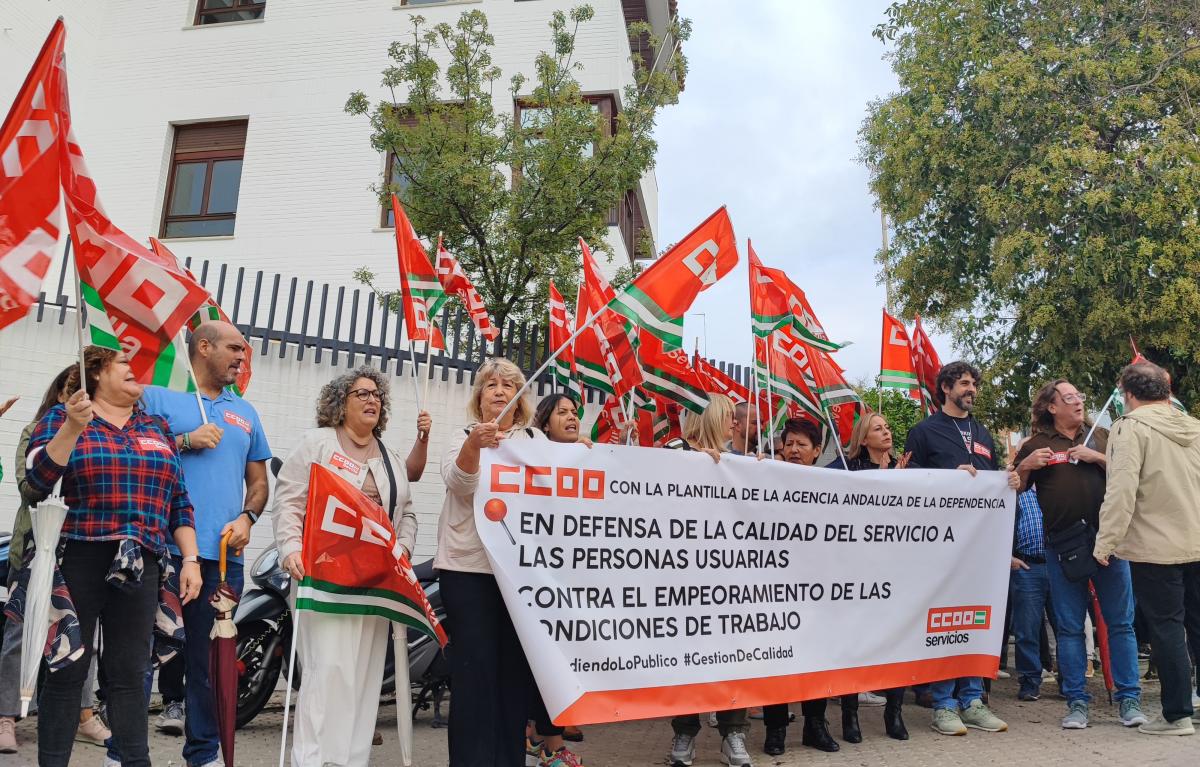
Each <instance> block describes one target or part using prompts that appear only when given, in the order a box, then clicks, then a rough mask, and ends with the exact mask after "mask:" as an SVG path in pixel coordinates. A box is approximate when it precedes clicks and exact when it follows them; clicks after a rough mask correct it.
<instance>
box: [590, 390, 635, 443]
mask: <svg viewBox="0 0 1200 767" xmlns="http://www.w3.org/2000/svg"><path fill="white" fill-rule="evenodd" d="M626 421H627V419H626V418H625V411H624V409H622V407H621V400H620V398H619V397H614V396H609V397H608V398H606V399H605V400H604V407H603V408H601V409H600V412H599V413H598V414H597V415H596V422H595V423H594V424H592V442H596V443H600V444H609V445H619V444H620V443H621V427H623V426H624V425H625V423H626Z"/></svg>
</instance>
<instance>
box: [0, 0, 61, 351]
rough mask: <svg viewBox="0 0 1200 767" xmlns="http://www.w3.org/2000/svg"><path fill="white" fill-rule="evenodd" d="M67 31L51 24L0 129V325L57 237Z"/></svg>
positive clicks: (43, 268)
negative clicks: (64, 52)
mask: <svg viewBox="0 0 1200 767" xmlns="http://www.w3.org/2000/svg"><path fill="white" fill-rule="evenodd" d="M66 36H67V31H66V27H65V26H63V22H62V19H59V20H58V21H56V22H54V26H53V27H52V28H51V29H50V34H49V35H48V36H47V37H46V42H45V43H43V44H42V50H41V52H40V53H38V56H37V58H36V59H35V60H34V62H33V66H32V67H31V68H30V70H29V73H28V74H27V75H26V76H25V82H24V84H23V85H22V86H21V89H20V90H19V91H17V98H16V100H15V101H13V104H12V108H10V109H9V111H8V116H7V117H5V118H4V123H3V125H0V328H4V327H7V326H8V325H11V324H12V323H14V322H16V321H17V320H19V319H21V318H22V317H24V316H25V314H26V313H27V312H28V311H29V307H30V306H32V305H33V304H34V303H35V302H36V301H37V297H38V293H40V292H41V288H42V280H43V279H45V277H46V272H47V271H48V270H49V269H50V261H51V260H52V259H53V258H54V249H55V245H56V244H57V243H58V236H59V233H60V228H59V227H60V221H59V199H60V195H59V184H60V181H59V157H60V156H61V154H62V147H61V144H62V142H63V140H64V138H65V137H66V133H67V131H68V130H69V129H70V122H71V118H70V105H69V104H68V103H67V76H66V64H65V58H64V55H63V46H64V44H65V43H66Z"/></svg>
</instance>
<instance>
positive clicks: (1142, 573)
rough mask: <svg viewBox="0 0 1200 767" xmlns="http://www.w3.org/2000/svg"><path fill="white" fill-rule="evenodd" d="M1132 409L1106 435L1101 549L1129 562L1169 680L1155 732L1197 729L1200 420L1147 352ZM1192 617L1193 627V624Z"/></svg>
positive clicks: (1130, 381)
mask: <svg viewBox="0 0 1200 767" xmlns="http://www.w3.org/2000/svg"><path fill="white" fill-rule="evenodd" d="M1119 387H1120V390H1121V396H1122V398H1123V399H1124V402H1125V415H1124V416H1123V417H1122V418H1118V419H1117V421H1116V422H1115V423H1113V426H1112V431H1111V434H1110V436H1109V440H1108V451H1107V459H1108V484H1107V488H1106V491H1105V495H1104V504H1103V505H1102V506H1101V507H1100V530H1099V533H1098V534H1097V536H1096V547H1095V550H1094V552H1093V554H1094V556H1095V557H1096V561H1097V562H1098V563H1100V565H1101V566H1103V567H1108V566H1109V563H1110V557H1112V556H1114V555H1115V556H1117V557H1118V558H1120V559H1123V560H1126V561H1128V562H1129V570H1130V574H1131V575H1132V576H1133V591H1134V595H1135V596H1136V598H1137V602H1138V606H1139V607H1140V608H1141V610H1142V613H1143V614H1144V615H1145V617H1146V623H1147V624H1148V627H1149V631H1150V643H1151V646H1152V647H1153V648H1154V660H1155V662H1156V663H1157V664H1158V674H1159V678H1160V679H1161V680H1162V708H1163V711H1162V716H1161V717H1156V718H1155V719H1154V720H1152V721H1150V722H1148V723H1146V724H1143V725H1142V726H1141V727H1139V728H1138V730H1139V732H1143V733H1146V734H1148V735H1191V734H1193V733H1194V732H1195V727H1194V726H1193V724H1192V716H1193V714H1194V713H1195V710H1194V708H1193V706H1192V690H1191V680H1192V673H1191V661H1190V660H1189V658H1188V644H1187V631H1190V632H1192V634H1193V635H1196V636H1200V506H1198V505H1197V498H1200V421H1197V420H1196V419H1195V418H1192V417H1191V416H1189V415H1187V414H1186V413H1183V412H1181V411H1179V410H1177V409H1176V408H1175V407H1173V406H1172V405H1171V379H1170V377H1169V376H1168V375H1167V372H1166V371H1165V370H1163V369H1162V368H1160V367H1159V366H1157V365H1154V364H1151V363H1149V362H1138V363H1135V364H1132V365H1129V366H1128V367H1126V368H1125V369H1124V370H1122V371H1121V380H1120V384H1119ZM1185 623H1186V630H1185Z"/></svg>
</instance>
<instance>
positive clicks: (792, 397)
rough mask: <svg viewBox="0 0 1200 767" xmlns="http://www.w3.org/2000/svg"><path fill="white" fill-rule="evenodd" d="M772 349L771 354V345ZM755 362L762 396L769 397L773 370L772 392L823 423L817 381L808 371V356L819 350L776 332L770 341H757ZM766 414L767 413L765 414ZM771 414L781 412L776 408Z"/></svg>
mask: <svg viewBox="0 0 1200 767" xmlns="http://www.w3.org/2000/svg"><path fill="white" fill-rule="evenodd" d="M768 340H769V342H770V344H771V347H770V350H769V352H768V349H767V342H768ZM754 352H755V359H756V361H757V362H758V373H759V378H760V380H759V384H758V389H759V394H760V396H764V397H765V396H766V392H767V377H766V376H767V372H768V370H769V371H770V382H771V386H770V390H771V394H772V395H774V396H779V397H783V398H784V399H786V400H787V401H788V402H789V403H791V404H793V405H795V406H796V407H798V408H800V410H801V411H802V412H803V413H804V415H805V416H806V417H808V418H809V419H811V420H814V421H816V422H817V423H823V422H824V419H825V415H824V412H823V411H822V410H821V400H820V397H819V396H818V395H817V394H816V393H815V386H816V381H815V380H814V379H813V378H812V377H811V376H810V375H809V373H808V370H807V365H808V355H810V354H814V353H815V351H814V350H811V349H809V348H808V347H807V346H805V345H804V344H802V343H800V342H799V341H797V340H795V339H794V338H793V337H792V336H789V335H787V334H786V333H783V332H777V333H772V334H771V337H770V339H764V338H756V339H755V344H754ZM764 412H766V411H764ZM771 412H777V411H776V409H775V408H774V407H772V408H771Z"/></svg>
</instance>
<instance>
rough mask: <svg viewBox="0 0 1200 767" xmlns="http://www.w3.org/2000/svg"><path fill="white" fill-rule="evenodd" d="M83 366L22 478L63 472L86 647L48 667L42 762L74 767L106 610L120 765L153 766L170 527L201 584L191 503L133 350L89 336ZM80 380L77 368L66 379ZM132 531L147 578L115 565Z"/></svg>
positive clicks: (69, 565) (65, 565) (41, 427)
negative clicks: (152, 669) (163, 572)
mask: <svg viewBox="0 0 1200 767" xmlns="http://www.w3.org/2000/svg"><path fill="white" fill-rule="evenodd" d="M84 369H85V374H86V376H87V391H75V393H74V394H73V395H72V396H71V397H70V398H69V399H68V400H67V402H66V403H65V404H64V405H56V406H55V407H53V408H51V409H50V411H49V412H48V413H46V415H45V416H44V417H43V418H42V420H41V421H40V422H39V423H38V425H37V427H36V428H35V429H34V431H33V436H32V437H31V438H30V441H29V451H28V453H27V454H26V465H27V468H28V470H27V472H26V480H27V481H28V483H29V485H30V486H31V488H32V489H33V490H34V491H35V492H37V493H38V494H40V495H42V496H45V495H48V494H49V493H50V492H51V491H52V490H53V488H54V485H55V484H56V483H57V482H58V481H59V480H60V479H61V480H62V495H63V498H64V500H65V501H66V503H67V505H68V506H69V507H70V511H69V512H68V513H67V519H66V522H65V523H64V524H63V528H62V536H61V541H60V543H61V545H62V548H61V549H60V551H61V552H62V559H61V563H60V566H59V567H60V570H61V572H62V575H63V578H64V580H65V581H66V584H67V588H68V590H69V591H70V593H71V599H72V601H73V602H74V605H75V610H76V613H77V614H78V618H79V624H80V629H81V633H82V636H83V637H84V641H85V652H84V655H83V657H82V658H80V659H79V660H77V661H76V662H74V663H72V664H71V665H69V666H67V667H66V668H64V669H62V670H60V671H57V672H55V673H54V674H48V675H47V677H46V682H45V685H44V687H43V690H42V695H41V698H40V709H41V715H40V716H39V717H38V763H39V764H40V765H43V766H44V767H45V766H51V767H57V766H59V765H61V767H67V764H68V762H69V761H70V759H71V746H72V741H73V740H74V738H75V730H76V727H77V726H78V721H79V719H78V708H79V696H80V693H81V691H82V687H83V683H84V679H85V677H86V676H87V672H88V666H89V664H90V662H91V653H92V649H93V648H92V647H91V643H92V641H93V637H95V634H96V622H97V621H98V620H99V621H100V624H101V630H102V631H103V635H104V638H103V647H104V654H103V656H102V657H101V659H100V662H101V664H102V666H103V668H104V671H105V675H106V677H107V679H108V713H109V719H110V720H111V722H110V723H111V725H112V732H113V739H114V742H115V745H116V748H117V750H118V751H119V752H120V753H121V754H122V764H123V765H124V767H143V766H145V767H148V766H149V764H150V756H149V750H148V748H147V742H146V729H147V727H146V725H147V721H146V720H147V713H146V700H145V693H144V691H143V686H142V685H143V679H144V675H145V672H146V665H147V664H148V663H149V661H150V652H151V644H152V633H153V629H154V616H155V612H156V610H157V607H158V589H159V564H158V561H159V558H160V557H162V556H163V555H164V554H166V551H167V536H168V535H171V536H172V537H173V538H174V541H175V543H176V545H178V546H179V549H180V551H181V552H182V553H183V555H184V556H183V562H184V564H183V568H182V570H181V572H180V576H179V589H180V596H181V597H182V598H183V601H184V602H187V601H190V600H191V599H193V598H194V597H195V596H196V595H197V594H198V593H199V590H200V568H199V564H198V563H197V556H196V555H197V549H196V531H195V529H194V527H193V522H192V505H191V502H190V501H189V500H188V496H187V490H186V489H185V487H184V483H183V471H182V469H181V467H180V464H179V456H178V454H177V453H176V451H175V443H174V441H173V440H172V439H171V438H170V437H169V436H167V433H166V432H167V429H166V424H165V422H163V420H162V419H161V418H158V417H157V416H151V415H148V414H147V413H145V412H144V411H142V410H141V409H139V408H138V407H137V402H138V399H139V398H140V397H141V395H142V386H141V384H139V383H138V382H137V381H136V380H135V379H134V377H133V374H132V373H131V372H130V368H129V363H128V362H127V361H126V359H125V355H124V354H122V353H121V352H116V351H111V350H109V349H101V348H100V347H96V346H90V347H88V348H87V350H86V352H85V354H84ZM78 388H79V373H78V372H77V371H76V372H75V373H73V375H72V376H71V377H70V378H69V379H68V381H67V387H66V390H67V391H73V390H77V389H78ZM88 392H91V393H92V396H91V397H89V396H88ZM125 540H129V541H132V542H133V543H135V544H136V545H137V546H139V547H140V549H141V553H142V562H143V566H144V567H143V570H142V574H141V578H140V579H138V580H133V581H129V582H126V583H123V584H120V585H118V584H117V583H115V582H111V580H110V578H109V574H110V571H111V569H112V568H113V563H114V559H115V558H116V556H117V552H118V549H119V546H120V544H121V542H122V541H125Z"/></svg>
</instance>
